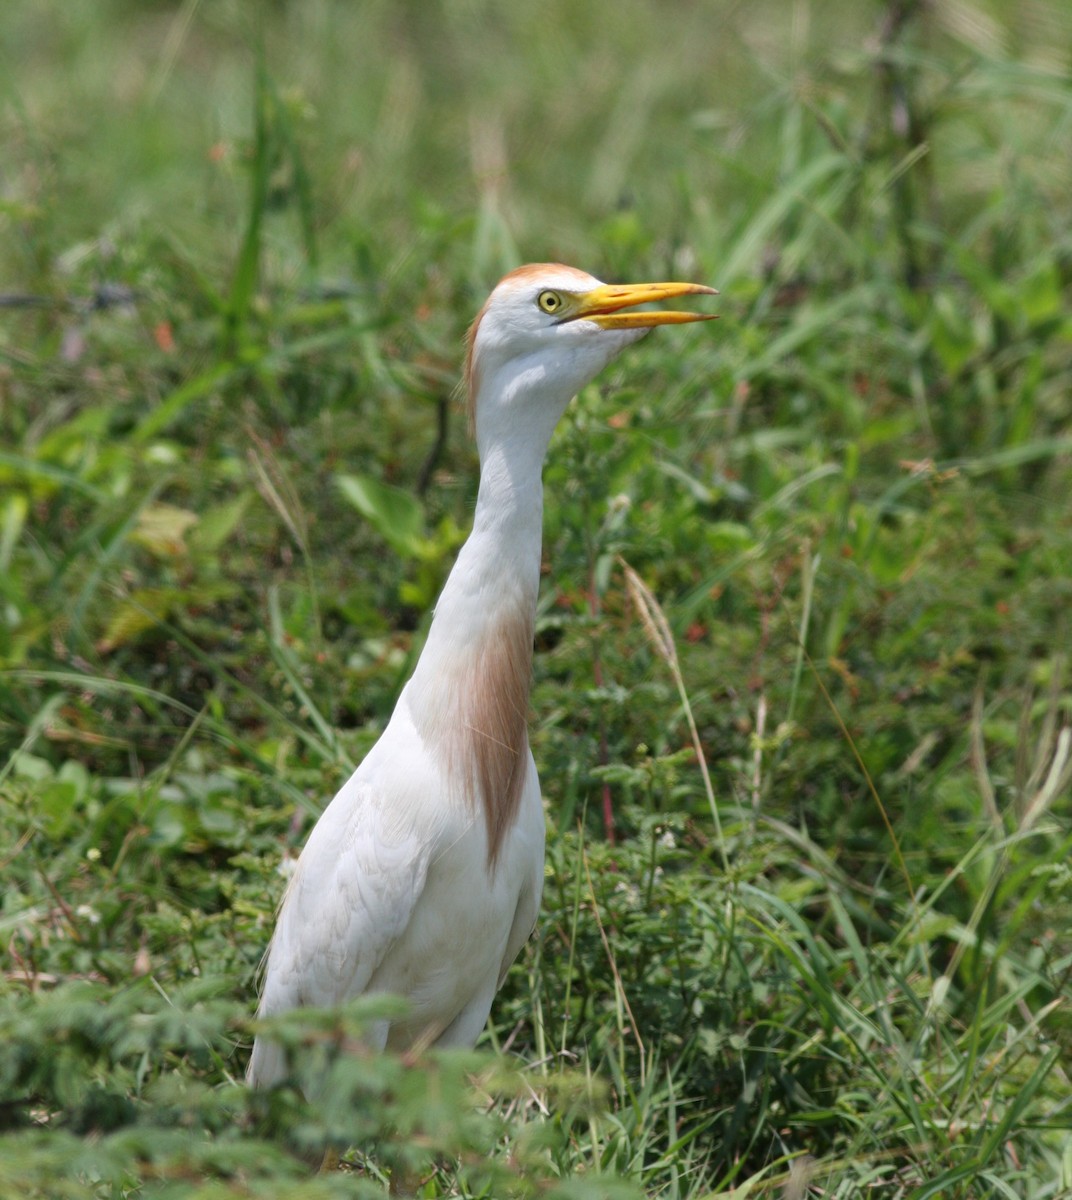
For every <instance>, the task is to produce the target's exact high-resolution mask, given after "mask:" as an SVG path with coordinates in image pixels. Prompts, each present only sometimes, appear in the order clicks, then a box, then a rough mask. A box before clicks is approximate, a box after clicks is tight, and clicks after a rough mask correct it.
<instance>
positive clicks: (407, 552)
mask: <svg viewBox="0 0 1072 1200" xmlns="http://www.w3.org/2000/svg"><path fill="white" fill-rule="evenodd" d="M335 481H336V483H337V484H338V485H339V491H341V492H342V494H343V495H344V496H345V497H346V499H347V500H348V501H349V502H350V503H351V504H352V505H353V506H354V508H356V509H357V511H358V512H359V513H361V515H362V516H363V517H364V518H365V519H366V520H367V521H368V522H369V523H370V524H371V525H372V527H373V528H374V529H375V530H376V532H377V533H378V534H379V535H380V536H381V537H382V538H383V540H384V541H385V542H387V544H388V545H389V546H390V547H391V548H392V549H393V550H394V551H396V552H397V553H398V554H401V555H404V556H405V557H407V558H419V557H420V556H421V555H422V553H423V551H424V547H425V534H424V507H423V506H422V504H421V502H420V501H419V500H418V499H417V498H416V497H415V496H411V495H410V494H409V492H404V491H403V490H402V489H401V488H396V487H392V486H391V485H390V484H388V483H380V482H379V481H378V480H375V479H372V478H370V477H369V476H368V475H336V476H335Z"/></svg>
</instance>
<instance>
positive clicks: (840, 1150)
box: [0, 0, 1072, 1200]
mask: <svg viewBox="0 0 1072 1200" xmlns="http://www.w3.org/2000/svg"><path fill="white" fill-rule="evenodd" d="M613 10H614V15H613V18H612V17H611V16H610V6H607V5H575V4H571V3H568V2H567V0H544V3H542V4H540V5H494V4H486V3H462V2H461V0H437V2H435V3H431V2H430V3H427V4H424V3H422V4H420V5H417V4H397V3H388V2H387V0H369V2H367V3H364V4H362V5H347V4H344V3H341V2H340V0H303V2H302V3H290V2H287V0H278V2H277V3H273V4H270V5H259V6H253V5H243V4H241V3H238V2H237V0H234V2H231V3H224V4H218V5H209V4H202V3H198V2H197V0H184V2H183V3H153V4H145V3H136V2H135V0H96V2H95V3H93V4H60V3H58V2H56V0H45V2H42V3H38V4H34V5H6V6H3V8H2V9H0V123H2V137H3V146H4V154H3V161H2V163H0V305H2V307H0V867H2V878H3V891H2V901H0V933H2V936H0V963H2V978H0V1197H5V1198H6V1197H9V1196H18V1197H21V1198H23V1200H29V1198H36V1197H47V1198H49V1200H54V1198H57V1197H62V1198H67V1197H70V1198H71V1200H83V1198H88V1197H93V1198H94V1200H97V1198H105V1197H107V1198H113V1197H121V1196H123V1197H126V1196H145V1197H167V1198H169V1200H170V1198H172V1197H174V1198H177V1200H178V1198H181V1200H209V1198H212V1200H216V1198H220V1197H241V1196H257V1197H284V1196H285V1197H287V1198H288V1200H290V1198H296V1200H302V1198H309V1200H313V1198H314V1197H330V1196H365V1195H368V1196H372V1195H382V1194H383V1192H384V1188H385V1178H386V1176H387V1175H388V1174H390V1173H392V1172H401V1173H405V1174H406V1175H408V1176H409V1177H410V1178H416V1179H418V1180H419V1181H420V1182H419V1184H418V1188H419V1192H420V1194H421V1195H423V1196H426V1197H433V1196H448V1195H453V1196H462V1197H496V1198H499V1197H505V1196H521V1197H527V1196H533V1197H535V1196H540V1197H548V1198H551V1200H584V1198H595V1197H639V1196H642V1195H643V1196H649V1197H659V1198H661V1200H699V1198H701V1197H702V1198H705V1200H715V1198H716V1197H719V1198H727V1200H728V1198H729V1197H734V1198H738V1200H743V1198H744V1197H750V1196H769V1195H778V1196H786V1197H804V1196H823V1197H845V1198H848V1197H858V1196H868V1197H874V1198H876V1200H887V1198H888V1200H899V1198H902V1197H904V1198H911V1200H926V1198H927V1197H942V1198H952V1200H983V1198H987V1200H989V1198H991V1197H994V1198H998V1197H1002V1198H1004V1197H1032V1198H1036V1197H1037V1198H1053V1200H1058V1198H1060V1197H1066V1196H1072V1084H1070V1080H1069V1073H1070V1071H1072V1023H1070V1001H1072V934H1070V922H1069V913H1070V911H1072V867H1070V862H1072V820H1070V818H1072V798H1070V791H1072V732H1070V731H1072V684H1070V669H1072V668H1070V664H1069V661H1068V646H1069V644H1070V634H1072V628H1070V617H1069V613H1070V601H1072V582H1070V580H1072V505H1070V503H1069V496H1070V494H1072V433H1070V429H1072V318H1070V316H1069V313H1070V311H1072V305H1070V301H1072V199H1070V198H1072V57H1070V51H1069V47H1070V46H1072V12H1070V10H1068V8H1067V5H1063V4H1061V3H1059V2H1058V0H1032V2H1031V3H1020V4H1014V3H1012V2H1011V0H993V2H992V3H989V4H986V5H984V4H982V3H978V2H977V0H956V2H954V0H932V2H931V3H929V4H922V3H916V2H913V0H886V2H885V3H877V2H876V3H873V4H856V5H849V4H841V5H836V4H818V3H808V2H807V0H801V2H798V3H794V4H792V5H786V4H782V3H774V2H773V0H766V2H761V3H757V4H753V5H747V6H731V5H715V4H690V5H684V4H681V5H677V6H669V5H652V4H645V3H642V2H641V0H617V2H616V4H615V5H614V6H613ZM540 259H563V260H565V261H570V262H575V263H576V264H577V265H580V266H583V267H585V268H587V269H589V270H592V271H594V272H595V273H597V274H599V275H601V276H602V277H604V278H615V279H618V278H635V279H647V278H663V277H671V278H673V277H678V276H683V275H684V276H692V277H695V278H697V279H700V280H702V281H704V282H708V283H712V284H715V285H717V286H718V287H719V288H720V289H721V292H722V297H721V300H720V302H719V308H720V312H721V317H722V319H721V321H720V322H719V323H718V325H717V326H714V327H705V328H704V330H702V331H699V332H698V333H697V332H695V331H693V333H692V334H691V336H688V337H683V336H680V335H677V334H675V333H674V332H673V331H662V332H661V333H660V334H659V335H657V336H653V337H652V338H650V339H649V340H647V341H645V342H644V344H643V345H642V346H640V347H638V348H636V350H635V351H634V352H632V353H631V354H630V356H629V357H628V359H627V360H625V361H623V362H622V363H621V364H619V365H617V366H616V367H615V368H613V369H612V370H610V371H609V372H608V373H607V374H606V375H605V376H604V377H603V378H602V379H601V380H600V382H599V383H598V385H595V386H592V387H590V388H588V389H587V390H586V391H585V392H584V393H583V394H582V395H581V396H579V397H578V398H577V400H576V402H575V403H574V405H573V406H572V408H571V409H570V412H569V414H568V415H567V417H566V419H565V420H564V422H563V424H562V426H561V428H560V429H559V431H558V433H557V434H556V437H555V440H554V443H553V446H552V452H551V457H550V461H549V464H548V467H547V470H546V473H545V482H546V494H547V513H546V521H545V547H546V572H545V578H544V586H543V589H542V595H541V602H540V610H539V617H538V625H537V654H536V663H535V672H534V673H535V678H534V691H533V701H532V722H531V725H532V742H533V749H534V752H535V755H536V759H537V762H538V763H539V766H540V771H541V779H542V781H543V786H544V790H545V796H546V802H547V818H548V824H549V834H550V836H549V853H548V863H547V875H546V891H545V902H544V906H543V912H542V915H541V919H540V923H539V927H538V931H537V934H536V936H535V937H534V938H533V940H532V942H531V943H530V945H529V946H528V948H527V949H526V952H525V954H524V955H523V956H522V958H521V959H520V960H519V962H518V964H517V965H516V967H515V968H514V970H513V972H512V973H511V975H510V977H509V979H508V981H507V984H506V986H505V988H504V990H503V992H502V993H501V994H500V997H499V999H498V1001H497V1003H496V1006H495V1009H494V1011H493V1015H492V1023H491V1025H490V1027H489V1029H488V1031H487V1035H486V1037H485V1039H484V1040H483V1041H482V1042H481V1045H480V1046H479V1047H478V1048H477V1049H476V1051H474V1052H473V1053H471V1054H462V1055H436V1054H428V1055H423V1056H420V1057H419V1058H415V1059H406V1060H399V1059H393V1058H391V1057H390V1056H378V1057H369V1056H368V1055H366V1054H364V1053H363V1052H362V1051H361V1049H360V1031H361V1029H362V1027H363V1025H364V1023H365V1022H367V1021H368V1020H369V1019H370V1017H373V1016H375V1015H376V1013H377V1012H378V1011H380V1007H379V1006H380V1005H382V1004H383V1003H385V1001H382V1000H376V1001H372V1002H369V1001H365V1002H362V1003H359V1004H357V1005H354V1006H352V1007H350V1008H348V1009H346V1010H344V1011H341V1012H303V1013H296V1014H291V1015H288V1016H287V1017H286V1018H285V1019H283V1020H280V1021H279V1022H278V1023H277V1030H276V1032H277V1034H278V1036H280V1037H282V1038H284V1039H286V1040H288V1041H289V1042H290V1043H291V1044H292V1045H293V1047H294V1049H295V1059H296V1061H297V1063H298V1064H299V1066H298V1069H297V1073H296V1074H297V1077H296V1079H295V1081H294V1086H292V1087H284V1088H281V1089H279V1090H277V1091H275V1092H273V1093H270V1094H256V1095H254V1094H250V1093H249V1092H248V1091H247V1089H246V1088H245V1087H244V1085H243V1084H242V1082H241V1081H242V1074H243V1069H244V1063H245V1058H246V1055H247V1053H248V1048H249V1045H250V1041H251V1037H252V1031H253V1021H252V1013H253V1009H254V996H255V979H256V973H257V968H258V963H259V961H260V959H261V955H262V953H263V951H264V949H265V946H266V944H267V941H268V938H269V935H270V931H271V926H272V918H273V909H274V906H275V904H276V903H277V901H278V898H279V896H280V893H281V890H282V888H283V886H284V879H285V874H286V870H287V868H288V864H290V863H292V861H293V858H294V856H295V855H296V854H297V852H298V850H299V849H300V846H301V845H302V843H303V840H304V838H305V836H306V835H307V833H308V830H309V828H310V826H311V823H312V822H313V820H314V819H315V817H316V814H317V813H318V812H319V811H320V809H321V808H322V806H323V804H324V803H325V802H326V800H327V799H328V798H329V797H330V796H331V794H332V793H333V791H334V790H335V788H336V787H337V786H338V784H339V782H340V781H341V779H342V778H343V776H344V774H345V773H346V772H347V771H348V770H349V769H350V768H351V767H352V765H353V764H354V763H356V762H358V761H360V759H361V757H362V756H363V754H364V753H365V752H366V751H367V749H368V748H369V746H370V745H371V744H372V743H373V741H374V740H375V738H376V737H377V735H378V733H379V732H380V731H381V730H382V728H383V726H384V724H385V722H386V720H387V718H388V716H389V714H390V711H391V709H392V706H393V703H394V700H395V698H396V696H397V694H398V691H399V689H400V687H401V685H402V683H403V682H404V680H405V678H406V677H407V674H408V672H409V670H410V669H411V667H412V664H413V662H414V660H415V657H416V655H417V654H418V653H419V652H420V647H421V644H422V638H423V634H424V630H425V628H426V619H427V613H428V610H429V607H430V606H431V604H432V603H433V602H434V599H435V596H436V594H437V591H438V588H439V586H440V584H441V582H442V580H443V578H444V577H445V573H446V571H447V570H448V569H449V565H450V563H451V561H452V559H453V555H454V553H455V552H456V550H457V547H458V546H459V545H460V543H461V540H462V539H463V538H464V536H465V532H466V529H467V526H468V519H469V513H470V511H471V508H472V503H473V499H474V495H475V486H476V478H475V456H474V453H473V450H472V448H471V446H470V444H469V442H468V439H467V437H466V435H465V429H464V421H463V419H462V418H461V414H460V406H459V405H458V404H457V402H456V400H455V397H454V394H453V388H454V384H455V380H456V378H457V376H458V371H459V360H460V341H461V337H462V333H463V331H464V328H465V325H466V323H467V321H468V320H469V319H470V317H471V316H472V314H473V313H474V312H475V311H476V309H477V307H478V306H479V304H480V302H481V300H482V298H483V296H484V295H485V294H486V291H487V290H488V288H489V287H490V286H491V284H493V283H494V281H495V279H496V278H497V277H498V275H499V274H500V273H501V272H502V271H504V270H506V269H508V268H510V267H512V266H514V265H516V263H517V262H518V261H523V260H540ZM312 1081H317V1083H316V1086H310V1087H309V1088H308V1092H309V1096H310V1098H308V1099H306V1098H305V1096H304V1094H303V1092H302V1090H301V1086H300V1085H301V1084H303V1083H305V1084H311V1083H312ZM328 1149H333V1150H335V1151H336V1152H338V1153H340V1154H341V1155H342V1162H343V1168H342V1169H341V1170H339V1171H337V1172H333V1173H327V1174H322V1175H315V1174H313V1173H311V1171H310V1169H309V1165H308V1164H309V1163H310V1162H315V1161H319V1158H320V1157H321V1156H322V1155H323V1154H324V1152H325V1151H326V1150H328Z"/></svg>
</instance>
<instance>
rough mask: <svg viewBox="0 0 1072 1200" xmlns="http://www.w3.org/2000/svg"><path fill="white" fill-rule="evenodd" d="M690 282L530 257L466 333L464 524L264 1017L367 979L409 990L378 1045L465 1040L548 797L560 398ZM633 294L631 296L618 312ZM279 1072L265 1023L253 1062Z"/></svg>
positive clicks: (326, 835)
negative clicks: (542, 591)
mask: <svg viewBox="0 0 1072 1200" xmlns="http://www.w3.org/2000/svg"><path fill="white" fill-rule="evenodd" d="M689 293H697V294H699V293H704V294H715V293H714V289H713V288H708V287H702V286H700V285H699V284H692V283H647V284H629V285H613V284H611V285H608V284H604V283H601V282H600V281H599V280H598V279H595V278H593V277H592V276H591V275H588V274H586V273H585V272H583V271H578V270H576V269H575V268H573V267H566V266H561V265H558V264H548V263H540V264H535V265H530V266H525V267H521V268H519V269H518V270H516V271H512V272H511V273H510V274H509V275H507V276H506V277H505V278H504V279H503V280H502V281H501V282H500V283H499V284H498V286H497V287H496V288H495V290H494V291H493V292H492V293H491V295H490V296H489V298H488V300H487V302H486V303H485V305H484V307H483V309H481V311H480V314H479V315H478V316H477V318H476V320H475V321H474V322H473V325H472V327H471V328H470V330H469V334H468V339H467V354H466V362H465V382H466V386H467V389H468V396H469V403H470V415H471V420H472V424H473V428H474V429H475V432H476V441H477V447H478V450H479V455H480V488H479V492H478V495H477V502H476V512H475V514H474V517H473V529H472V532H471V534H470V535H469V538H468V539H467V541H466V542H465V545H464V546H463V547H462V549H461V551H460V553H459V555H458V559H457V561H456V562H455V564H454V567H453V569H452V571H451V572H450V575H449V577H448V579H447V582H446V584H445V585H444V587H443V591H442V593H441V594H440V597H439V601H438V603H437V605H436V608H435V615H434V617H433V620H432V624H431V627H430V628H429V631H428V638H427V641H426V643H425V646H424V650H423V652H422V653H421V656H420V659H419V661H418V663H417V666H416V668H415V669H414V672H413V675H412V677H411V678H410V680H409V682H408V683H407V684H406V686H405V687H404V688H403V690H402V693H401V695H400V696H399V698H398V703H397V704H396V706H395V710H394V713H393V714H392V716H391V720H390V722H389V723H388V725H387V728H386V729H385V730H384V731H383V734H382V736H381V737H380V739H379V741H378V742H377V743H376V745H375V746H373V748H372V750H371V751H370V752H369V754H368V755H367V757H366V758H365V760H364V761H363V762H362V763H361V765H360V766H359V767H358V768H357V770H356V771H355V772H354V773H353V775H351V777H350V778H349V780H347V782H346V783H345V784H344V785H343V787H342V788H341V790H340V791H339V793H338V795H336V797H335V798H334V800H332V802H331V803H330V804H329V805H328V807H327V808H326V809H325V810H324V813H323V815H322V816H321V817H320V819H319V821H318V822H317V823H316V826H315V828H314V829H313V831H312V833H311V834H310V835H309V840H308V842H307V843H306V845H305V849H304V850H303V851H302V854H301V857H300V859H299V861H298V864H297V867H296V869H295V872H294V875H293V876H292V878H291V880H290V884H289V886H288V887H287V890H286V894H285V896H284V898H283V902H282V905H281V907H280V910H279V917H278V921H277V923H276V928H275V934H274V936H273V938H272V942H271V946H270V948H269V951H268V956H267V965H266V968H265V973H264V982H263V988H262V993H261V1000H260V1008H259V1015H260V1016H262V1017H267V1016H271V1015H272V1014H274V1013H280V1012H284V1011H287V1010H289V1009H292V1008H296V1007H298V1006H300V1005H313V1006H317V1007H328V1006H331V1005H335V1004H339V1003H341V1002H343V1001H346V1000H348V999H351V998H353V997H355V996H357V995H359V994H361V993H392V994H396V995H400V996H403V997H405V998H406V1000H407V1001H408V1012H407V1014H406V1015H405V1016H404V1017H402V1018H401V1019H397V1020H391V1021H387V1020H384V1021H381V1022H379V1023H378V1024H377V1025H376V1026H375V1027H374V1028H373V1029H372V1030H370V1031H369V1033H368V1035H367V1040H368V1042H369V1044H370V1045H371V1046H372V1047H373V1048H377V1049H383V1048H384V1047H389V1048H391V1049H398V1050H402V1049H406V1048H409V1047H412V1046H414V1045H417V1044H419V1045H431V1044H435V1045H439V1046H472V1045H473V1044H474V1043H475V1042H476V1040H477V1038H478V1037H479V1035H480V1032H481V1030H482V1029H483V1028H484V1023H485V1021H486V1020H487V1017H488V1013H489V1011H490V1009H491V1003H492V999H493V997H494V995H495V993H496V991H497V990H498V988H499V985H500V984H501V983H502V981H503V977H504V976H505V974H506V971H507V968H508V967H509V966H510V964H511V963H512V962H513V960H514V958H515V957H516V955H517V954H518V952H519V951H520V949H521V947H522V946H523V945H524V943H525V941H526V940H527V938H528V936H529V934H530V933H531V931H532V929H533V926H534V925H535V922H536V915H537V910H538V908H539V904H540V895H541V891H542V887H543V860H544V815H543V807H542V804H541V800H540V784H539V780H538V779H537V776H536V765H535V763H534V762H533V758H532V753H531V751H530V750H529V743H528V731H527V711H528V694H529V676H530V673H531V669H532V639H533V626H534V622H535V615H536V598H537V590H538V587H539V577H540V557H541V534H542V525H543V485H542V481H541V473H542V469H543V462H544V458H545V456H546V453H547V448H548V445H549V443H550V440H551V434H552V431H553V430H554V428H555V425H556V423H557V422H558V420H559V418H560V417H561V416H562V414H563V413H564V412H565V410H566V407H567V405H568V404H569V402H570V399H571V398H572V397H573V396H574V395H576V393H577V392H578V391H579V390H580V389H581V388H582V387H584V385H585V384H587V383H588V382H589V381H590V380H591V379H592V378H593V377H594V376H595V375H596V374H597V373H598V372H599V371H600V370H602V368H603V367H604V366H606V364H607V363H608V362H610V360H611V359H613V358H614V357H615V355H617V354H618V353H619V352H620V351H622V350H624V349H625V347H626V346H628V345H630V344H631V343H632V342H635V341H636V340H637V339H639V338H640V337H642V336H643V335H644V333H645V332H646V331H647V330H648V329H649V328H651V327H652V326H655V325H668V324H681V323H684V322H689V321H701V320H709V319H711V318H710V317H708V316H705V315H701V314H698V313H690V312H669V311H665V310H663V311H659V310H655V311H651V310H646V311H639V312H638V311H635V308H636V306H637V305H639V304H643V303H646V302H648V301H655V300H663V299H666V298H669V297H673V296H681V295H685V294H689ZM624 310H633V311H624ZM287 1074H288V1064H287V1062H286V1057H285V1054H284V1052H283V1050H282V1048H281V1047H280V1046H279V1045H278V1044H277V1043H275V1042H272V1041H271V1040H270V1039H269V1038H268V1037H267V1036H266V1035H263V1034H262V1035H259V1036H258V1037H257V1039H256V1042H255V1044H254V1047H253V1055H252V1058H251V1059H250V1063H249V1070H248V1080H249V1082H250V1083H251V1084H252V1085H253V1086H256V1087H268V1086H271V1085H272V1084H275V1083H278V1082H279V1081H280V1080H282V1079H284V1078H285V1077H286V1076H287Z"/></svg>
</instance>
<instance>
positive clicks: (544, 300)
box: [536, 292, 562, 314]
mask: <svg viewBox="0 0 1072 1200" xmlns="http://www.w3.org/2000/svg"><path fill="white" fill-rule="evenodd" d="M536 303H537V304H538V305H539V306H540V308H542V309H543V311H544V312H545V313H552V314H553V313H556V312H559V311H560V309H561V308H562V297H561V296H560V295H559V294H558V292H541V293H540V294H539V296H538V297H537V298H536Z"/></svg>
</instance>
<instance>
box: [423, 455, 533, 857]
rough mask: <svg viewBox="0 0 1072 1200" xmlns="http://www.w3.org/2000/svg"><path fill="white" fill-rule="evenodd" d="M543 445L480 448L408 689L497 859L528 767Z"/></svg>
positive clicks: (430, 738) (491, 854)
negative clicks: (456, 544) (456, 540)
mask: <svg viewBox="0 0 1072 1200" xmlns="http://www.w3.org/2000/svg"><path fill="white" fill-rule="evenodd" d="M545 449H546V444H544V445H543V446H540V445H537V446H535V447H534V446H532V445H531V443H526V442H525V440H524V439H521V441H520V443H519V441H518V440H517V439H510V438H507V439H502V440H495V441H492V442H490V443H485V444H482V445H481V471H480V490H479V493H478V496H477V504H476V512H475V514H474V518H473V531H472V533H471V534H470V535H469V538H468V540H467V541H466V543H465V545H464V546H463V547H462V549H461V552H460V554H459V555H458V560H457V562H456V563H455V564H454V568H453V570H452V571H451V573H450V576H449V577H448V579H447V582H446V584H445V585H444V588H443V591H442V593H441V595H440V597H439V602H438V603H437V605H436V611H435V616H434V618H433V620H432V625H431V628H430V629H429V631H428V640H427V642H426V643H425V647H424V651H423V653H422V654H421V658H420V661H419V662H418V664H417V667H416V670H415V671H414V673H413V679H412V681H411V684H410V686H409V687H408V688H407V700H408V703H409V707H410V712H411V714H412V717H413V720H414V723H415V724H416V726H417V728H418V730H419V731H420V732H421V734H422V735H423V736H424V737H426V738H427V739H428V741H429V743H430V744H431V745H433V746H434V747H435V748H436V750H437V752H438V753H439V754H440V755H441V757H442V760H443V762H444V765H445V767H446V769H447V771H448V772H449V774H450V775H451V777H452V779H453V780H454V782H455V784H456V786H458V787H459V788H460V789H461V790H462V791H463V793H464V794H465V796H466V798H467V800H468V801H469V802H470V803H471V804H472V805H473V807H474V809H476V810H477V811H480V810H482V811H483V814H484V820H485V823H486V828H487V836H488V857H489V864H491V865H494V862H495V859H496V856H497V854H498V851H499V849H500V847H501V844H502V839H503V837H504V836H505V834H506V832H507V831H508V830H509V828H510V826H511V825H512V823H513V819H514V817H515V815H516V813H517V807H518V804H519V802H520V798H521V789H522V787H523V784H524V781H525V774H526V770H527V766H528V729H527V715H528V695H529V677H530V675H531V671H532V635H533V626H534V622H535V615H536V598H537V592H538V589H539V576H540V555H541V534H542V526H543V487H542V484H541V481H540V472H541V468H542V464H543V453H544V450H545Z"/></svg>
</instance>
